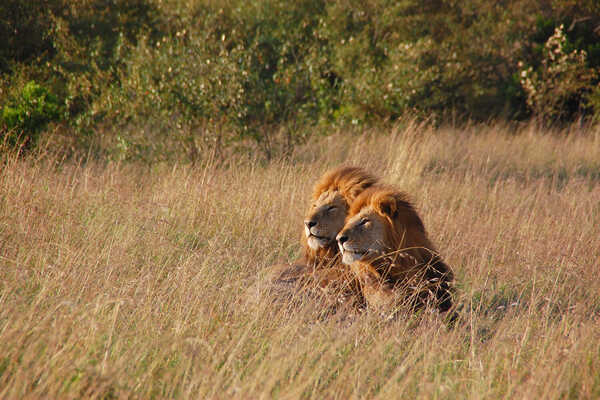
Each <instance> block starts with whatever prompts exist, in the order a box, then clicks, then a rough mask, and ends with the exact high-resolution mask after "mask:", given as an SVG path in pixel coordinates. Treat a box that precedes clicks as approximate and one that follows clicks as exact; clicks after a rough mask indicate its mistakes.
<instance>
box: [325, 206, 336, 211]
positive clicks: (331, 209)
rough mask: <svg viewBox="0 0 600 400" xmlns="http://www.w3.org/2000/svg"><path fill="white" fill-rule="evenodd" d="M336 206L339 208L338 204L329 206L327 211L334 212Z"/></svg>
mask: <svg viewBox="0 0 600 400" xmlns="http://www.w3.org/2000/svg"><path fill="white" fill-rule="evenodd" d="M336 208H337V207H336V206H329V207H327V212H332V211H333V210H335V209H336Z"/></svg>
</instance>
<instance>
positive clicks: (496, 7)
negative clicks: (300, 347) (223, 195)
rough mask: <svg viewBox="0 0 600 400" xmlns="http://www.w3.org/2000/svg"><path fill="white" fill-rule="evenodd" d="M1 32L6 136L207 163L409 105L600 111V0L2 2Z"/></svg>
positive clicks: (435, 111) (561, 118) (490, 111)
mask: <svg viewBox="0 0 600 400" xmlns="http://www.w3.org/2000/svg"><path fill="white" fill-rule="evenodd" d="M0 40H1V41H2V44H3V45H2V47H1V48H0V107H1V111H2V112H1V114H0V118H1V121H0V129H1V132H2V135H3V136H4V144H5V145H6V144H8V145H9V146H14V144H15V143H19V142H20V143H22V142H23V141H25V142H27V147H32V146H33V145H35V144H36V143H38V142H39V141H40V140H42V139H43V138H45V139H46V141H45V143H46V144H48V143H50V145H51V146H54V147H56V148H62V149H64V150H67V151H70V152H71V151H78V150H81V149H85V150H86V151H89V152H91V153H90V154H96V155H99V156H108V157H111V158H116V159H132V158H138V159H139V158H141V159H144V160H148V161H152V160H156V159H159V158H173V157H176V158H181V157H182V156H183V157H185V158H188V159H191V160H196V159H198V158H199V157H200V156H201V155H203V154H207V153H208V152H213V153H216V154H221V152H222V151H224V149H231V148H239V146H238V144H240V143H246V144H247V143H253V144H254V146H255V147H256V146H257V147H258V148H260V149H261V150H262V151H263V152H264V154H266V155H267V156H269V155H272V154H273V153H274V152H277V151H280V150H281V149H289V148H290V147H291V146H293V145H294V144H295V143H297V142H298V141H301V140H302V139H303V138H304V135H306V133H307V132H327V131H328V130H330V129H331V127H332V126H333V127H339V126H354V125H373V124H382V123H389V122H392V123H393V122H394V121H398V120H399V119H400V118H402V117H403V116H405V115H413V116H414V115H416V116H417V117H419V118H424V119H428V120H431V121H434V122H436V123H440V122H441V123H443V122H445V121H448V120H449V119H452V121H457V120H465V119H475V120H489V119H509V120H522V119H527V118H531V117H533V118H536V119H537V120H539V121H540V122H542V123H544V124H553V123H563V122H569V121H573V120H576V119H580V120H584V121H590V122H595V121H598V120H599V119H600V89H599V85H598V83H599V80H600V74H599V71H600V3H598V2H597V1H595V0H581V1H573V0H534V1H530V0H504V1H497V2H489V1H486V0H468V1H453V0H427V1H422V0H419V1H417V0H402V1H396V0H394V1H390V0H370V1H356V0H340V1H334V2H329V1H324V0H301V1H282V0H260V1H253V2H246V1H239V0H231V1H228V2H214V1H208V0H193V1H183V0H134V1H130V0H82V1H77V2H70V1H67V0H32V1H28V2H23V1H21V0H5V1H3V2H2V4H1V5H0ZM307 127H310V129H307Z"/></svg>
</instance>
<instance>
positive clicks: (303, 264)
mask: <svg viewBox="0 0 600 400" xmlns="http://www.w3.org/2000/svg"><path fill="white" fill-rule="evenodd" d="M377 182H378V180H377V178H375V177H374V176H373V175H371V174H370V173H368V172H367V171H365V170H364V169H362V168H359V167H350V166H342V167H338V168H336V169H333V170H330V171H328V172H326V173H325V174H324V175H323V176H322V177H321V178H320V179H319V180H318V181H317V183H316V184H315V186H314V189H313V194H312V197H311V205H310V207H309V209H308V212H307V214H306V217H305V218H304V234H303V235H302V256H301V257H300V259H298V260H296V261H295V262H293V263H292V264H291V265H277V266H274V267H271V271H270V277H271V278H270V281H271V283H273V284H275V285H277V286H279V287H280V288H284V290H286V291H287V290H288V289H290V288H293V287H295V286H296V285H298V284H300V286H301V287H304V288H306V287H311V288H314V287H318V288H321V289H329V290H331V289H334V290H336V291H338V292H339V290H340V288H343V289H342V291H346V292H348V291H350V289H349V288H350V287H351V286H352V280H353V276H352V275H351V274H349V270H348V268H344V267H343V265H342V263H341V258H340V254H339V251H338V246H337V241H336V236H337V234H338V232H339V231H340V230H341V229H342V227H343V226H344V222H345V220H346V216H347V214H348V211H349V209H350V206H351V205H352V202H353V201H354V199H356V197H357V196H358V195H360V193H362V192H363V191H364V190H366V189H368V188H369V187H371V186H373V185H375V184H377Z"/></svg>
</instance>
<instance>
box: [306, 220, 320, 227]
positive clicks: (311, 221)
mask: <svg viewBox="0 0 600 400" xmlns="http://www.w3.org/2000/svg"><path fill="white" fill-rule="evenodd" d="M316 224H317V222H316V221H313V220H312V219H311V220H310V221H304V225H306V227H307V228H308V229H310V228H312V227H313V226H315V225H316Z"/></svg>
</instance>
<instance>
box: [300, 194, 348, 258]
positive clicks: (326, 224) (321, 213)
mask: <svg viewBox="0 0 600 400" xmlns="http://www.w3.org/2000/svg"><path fill="white" fill-rule="evenodd" d="M347 213H348V204H347V203H346V200H345V199H344V197H343V196H342V195H341V194H340V193H339V192H337V191H334V192H331V191H327V192H324V193H322V194H321V195H320V196H319V198H318V199H317V200H316V201H315V202H314V203H313V204H312V206H311V208H310V210H309V211H308V213H307V215H306V218H305V219H304V234H305V235H306V241H307V243H308V246H309V247H310V248H311V249H313V250H318V249H319V248H324V247H327V246H328V245H331V244H332V243H334V242H335V240H336V239H335V238H336V235H337V234H338V232H339V231H340V229H342V227H343V226H344V220H345V219H346V214H347Z"/></svg>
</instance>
